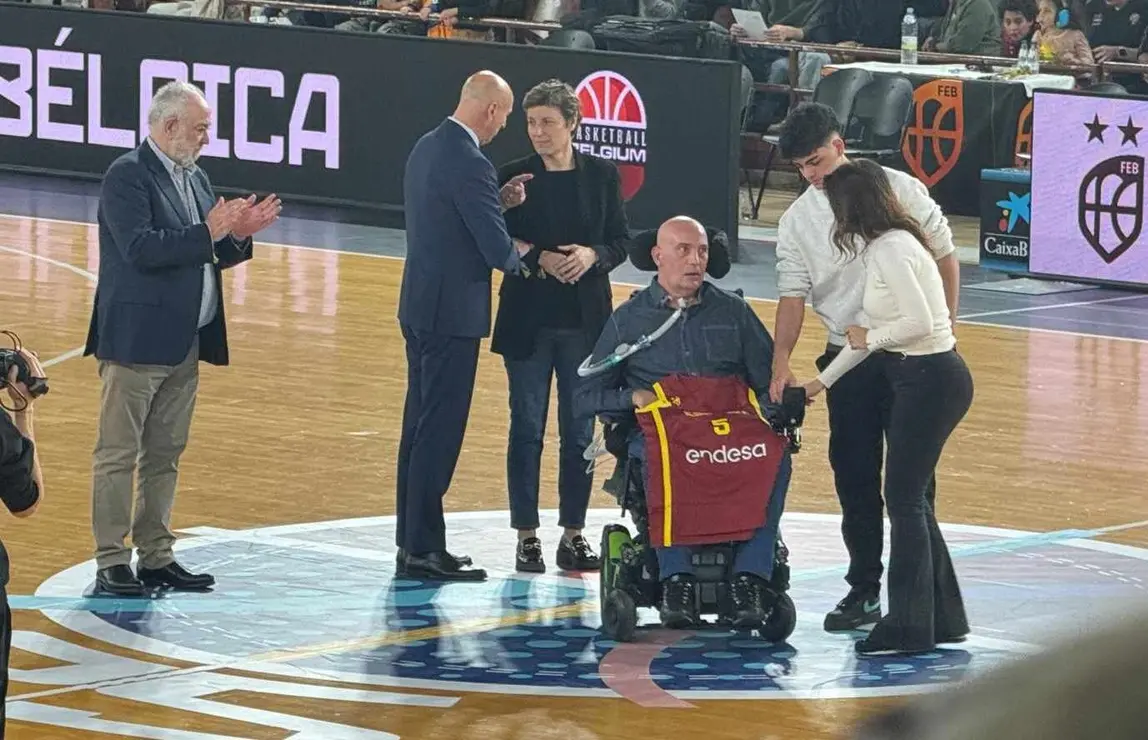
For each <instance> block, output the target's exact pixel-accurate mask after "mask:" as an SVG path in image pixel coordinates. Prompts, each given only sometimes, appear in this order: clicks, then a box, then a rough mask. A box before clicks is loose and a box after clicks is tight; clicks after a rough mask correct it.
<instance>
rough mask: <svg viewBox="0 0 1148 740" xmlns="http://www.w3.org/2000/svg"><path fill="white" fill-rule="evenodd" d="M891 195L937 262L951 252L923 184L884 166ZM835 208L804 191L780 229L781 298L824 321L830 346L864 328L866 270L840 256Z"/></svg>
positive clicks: (813, 191) (947, 232)
mask: <svg viewBox="0 0 1148 740" xmlns="http://www.w3.org/2000/svg"><path fill="white" fill-rule="evenodd" d="M885 174H886V175H887V176H888V177H889V183H890V185H891V186H892V188H893V193H894V194H895V195H896V196H897V199H898V200H899V201H900V202H901V205H902V206H904V207H905V210H906V211H908V213H909V215H910V216H912V217H913V218H915V219H916V220H917V223H919V224H920V225H921V230H922V231H924V232H925V236H927V237H929V244H928V247H929V249H930V250H931V251H932V252H933V255H934V257H935V259H938V260H939V259H941V258H942V257H945V256H947V255H949V254H952V253H953V252H954V251H955V250H956V247H954V246H953V232H952V230H951V229H950V228H949V220H948V219H947V218H945V214H944V213H943V212H942V211H941V208H940V206H938V205H937V204H936V202H935V201H934V200H933V199H932V198H931V197H930V196H929V191H928V189H927V188H926V187H925V185H924V184H923V183H922V182H921V181H920V180H918V179H917V178H915V177H913V176H912V175H908V174H906V173H904V172H900V171H898V170H893V169H889V168H888V167H886V168H885ZM833 227H834V218H833V210H832V209H831V208H830V207H829V199H828V198H826V197H825V193H823V192H822V191H821V190H819V189H817V188H815V187H812V186H811V187H809V188H806V190H805V192H804V193H802V194H801V195H800V196H799V197H798V198H797V200H795V201H794V202H793V204H792V205H790V206H789V208H788V209H786V211H785V213H784V214H782V216H781V220H780V222H779V223H778V226H777V289H778V294H779V295H780V296H781V297H782V298H803V299H805V300H808V301H809V302H810V303H811V304H812V306H813V310H814V311H815V312H816V313H817V315H818V316H820V317H821V321H822V323H824V324H825V328H826V329H827V330H828V331H829V343H830V344H834V345H837V346H843V345H845V344H846V342H845V328H846V327H848V326H850V325H853V324H858V325H862V326H864V325H865V322H864V320H863V317H862V316H861V296H862V293H863V292H864V288H865V266H864V265H863V264H862V261H861V260H860V259H851V258H848V257H843V256H841V255H840V254H839V253H838V252H837V249H836V248H835V247H834V246H833V242H832V240H831V236H832V234H833Z"/></svg>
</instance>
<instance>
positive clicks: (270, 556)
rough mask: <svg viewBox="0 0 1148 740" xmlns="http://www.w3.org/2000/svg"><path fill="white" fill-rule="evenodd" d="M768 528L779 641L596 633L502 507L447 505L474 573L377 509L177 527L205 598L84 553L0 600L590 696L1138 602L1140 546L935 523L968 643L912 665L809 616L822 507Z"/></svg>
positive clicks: (821, 545)
mask: <svg viewBox="0 0 1148 740" xmlns="http://www.w3.org/2000/svg"><path fill="white" fill-rule="evenodd" d="M554 519H555V516H554V513H553V512H549V513H546V514H544V515H543V521H553V520H554ZM615 521H619V520H618V519H617V518H616V512H614V511H603V510H595V511H592V512H591V514H590V517H589V524H588V527H587V533H588V534H589V535H592V536H593V537H594V538H595V539H596V537H597V533H598V532H600V528H601V527H602V526H603V525H605V524H607V523H611V522H615ZM782 528H783V535H784V537H785V539H786V542H787V544H788V545H789V548H790V550H791V553H792V554H791V559H792V565H793V569H794V575H793V587H792V590H791V594H792V596H793V598H794V601H795V602H796V604H797V608H798V613H799V620H798V626H797V630H796V631H795V632H794V634H793V636H792V637H790V639H789V640H788V641H787V642H786V643H784V644H778V645H771V644H768V643H765V642H762V641H760V640H757V639H747V638H746V637H745V636H740V635H736V634H731V633H725V632H717V631H713V632H707V631H699V632H687V633H669V632H668V631H665V630H661V629H660V628H658V627H657V615H656V612H654V611H653V610H642V613H641V618H642V621H643V623H646V624H649V625H650V627H649V630H648V632H647V634H648V637H647V638H646V640H644V641H642V642H639V643H631V644H628V645H619V644H616V643H614V642H612V641H610V640H607V639H606V638H605V637H604V636H603V635H601V634H600V633H599V631H598V629H597V628H598V626H599V624H600V620H599V615H598V579H597V575H596V574H585V575H583V576H581V577H567V576H564V575H560V574H558V573H557V572H555V569H554V566H553V546H554V544H556V542H557V536H558V533H559V530H558V529H557V528H551V529H550V530H545V531H544V534H543V536H544V537H545V538H546V539H545V540H544V542H545V543H546V548H547V553H546V556H547V562H548V565H549V566H550V572H548V573H546V574H544V575H539V576H522V575H518V574H515V573H514V572H513V570H512V565H513V552H514V540H513V532H512V531H511V530H509V529H508V527H507V521H506V514H505V513H504V512H470V513H463V514H452V515H449V516H448V531H450V532H451V535H450V538H449V539H450V546H451V548H452V550H454V551H456V552H463V553H467V554H469V555H471V556H472V557H473V558H474V560H475V562H476V563H478V564H479V565H481V566H483V567H485V568H487V570H488V572H489V573H490V574H491V579H490V580H489V581H488V582H486V583H482V584H447V585H442V586H436V585H434V584H429V583H423V582H418V581H413V580H405V579H395V578H394V550H393V531H394V522H393V518H392V517H375V518H369V519H354V520H343V521H332V522H316V523H310V524H302V525H288V526H279V527H266V528H260V529H253V530H244V531H230V530H219V529H212V528H197V529H195V530H191V533H192V534H194V535H196V536H194V537H190V538H186V539H183V540H181V541H180V542H179V546H178V551H179V556H180V559H181V560H182V561H184V562H185V563H187V564H188V565H189V566H190V567H192V568H193V569H199V568H203V569H208V570H210V571H211V572H213V573H214V574H215V575H216V577H217V580H218V586H217V591H216V592H215V593H213V594H177V595H170V596H168V597H165V598H161V599H158V600H154V601H152V602H150V603H142V602H141V600H127V599H122V600H113V599H86V600H85V599H82V598H80V597H81V595H82V594H83V592H84V590H85V589H86V588H88V587H89V586H90V584H91V581H92V578H93V576H94V573H95V566H94V563H92V562H88V563H83V564H80V565H77V566H75V567H73V568H70V569H68V570H66V571H64V572H62V573H59V574H57V575H56V576H53V577H52V578H50V579H48V581H46V582H45V583H44V584H43V585H42V586H41V588H40V589H38V591H37V593H36V595H35V596H34V597H19V596H14V597H12V598H13V605H14V607H15V608H18V609H19V608H38V609H41V610H43V611H44V613H45V614H46V615H47V616H48V617H49V618H51V619H53V620H54V621H56V622H58V623H60V624H62V625H64V626H66V627H68V628H70V629H73V630H76V631H77V632H80V633H82V634H84V635H87V636H89V637H92V638H95V639H99V640H104V641H107V642H110V643H113V644H118V645H124V646H127V647H131V648H133V649H135V650H140V651H143V652H147V653H151V654H153V655H158V656H162V657H168V658H176V659H181V660H187V661H191V662H195V663H202V664H220V665H224V664H227V665H234V664H236V662H237V661H239V662H241V663H242V666H243V669H244V670H253V671H258V672H263V673H269V674H275V675H281V676H294V677H300V678H305V677H309V678H312V679H327V680H336V681H347V682H356V683H363V684H372V685H383V686H406V687H410V688H419V689H441V690H447V691H454V692H458V691H477V692H485V693H506V694H532V695H546V696H601V697H616V696H618V694H619V693H622V694H623V695H626V690H619V688H618V687H619V686H620V685H623V684H625V685H627V686H628V685H631V684H632V683H633V681H634V680H635V679H639V680H640V682H644V684H645V685H646V687H647V688H649V689H651V690H652V692H653V693H654V694H659V693H660V694H661V695H663V696H664V697H671V698H678V699H685V700H687V701H695V700H704V699H707V698H722V699H730V698H759V699H760V698H785V699H792V698H834V697H862V696H887V695H899V694H907V693H913V692H917V691H923V690H928V689H930V688H932V687H935V686H939V685H944V684H947V683H951V682H953V681H956V680H960V679H962V678H965V677H968V676H970V675H972V674H975V673H979V672H982V671H983V670H985V669H987V668H991V667H992V666H994V665H997V664H999V663H1000V662H1001V661H1003V660H1005V659H1007V658H1009V657H1010V656H1016V655H1020V654H1023V653H1026V652H1029V651H1031V650H1034V649H1038V648H1039V647H1041V646H1042V645H1044V644H1048V643H1049V642H1050V641H1051V639H1052V638H1053V637H1054V636H1055V635H1056V634H1058V633H1062V632H1071V631H1073V630H1075V629H1084V628H1086V627H1087V626H1088V625H1090V624H1092V623H1094V622H1095V620H1097V619H1103V618H1104V617H1105V616H1107V614H1108V611H1109V609H1106V607H1105V604H1107V605H1108V607H1109V608H1111V607H1112V606H1113V602H1114V601H1115V602H1116V605H1117V606H1118V603H1119V601H1120V600H1127V599H1134V598H1135V599H1142V598H1143V597H1144V590H1145V589H1144V583H1145V581H1146V580H1148V550H1143V549H1139V548H1134V547H1128V546H1122V545H1114V544H1109V543H1102V542H1096V541H1092V540H1089V539H1086V537H1088V536H1092V535H1091V533H1089V532H1076V531H1069V532H1063V533H1054V534H1051V535H1047V534H1037V535H1034V534H1032V533H1025V532H1017V531H1012V530H1003V529H994V528H987V527H972V526H959V525H945V526H943V527H942V529H943V530H944V533H945V536H946V539H947V540H948V542H949V545H950V548H951V549H952V550H953V553H954V558H955V562H956V565H957V569H958V573H959V575H960V577H961V583H962V587H963V591H964V595H965V598H966V603H967V606H968V609H969V614H970V619H971V622H972V624H973V635H972V637H971V638H970V640H969V641H968V642H966V643H963V644H959V645H953V646H942V647H941V648H939V649H938V650H936V651H934V652H933V653H930V654H927V655H924V656H920V657H916V658H912V659H904V658H888V659H884V658H882V659H859V658H857V657H856V656H855V655H854V653H853V649H852V647H853V641H854V640H855V639H857V636H856V635H830V634H826V633H825V632H823V631H822V630H821V620H822V618H823V616H824V614H825V613H826V612H827V611H828V610H829V609H831V608H832V607H833V604H834V603H835V602H836V601H837V600H838V599H839V598H841V596H842V595H843V594H844V592H845V590H846V588H847V587H846V586H845V584H844V581H843V580H842V575H843V573H844V567H843V563H844V562H845V553H844V548H843V546H842V545H841V541H840V529H839V518H838V517H836V516H830V515H816V514H796V513H794V514H787V515H786V517H785V519H784V520H783V524H782ZM551 530H552V531H551ZM1069 595H1072V596H1073V597H1074V604H1076V605H1077V606H1076V607H1074V609H1072V610H1069V611H1068V612H1065V610H1063V609H1061V608H1058V605H1060V604H1063V603H1064V599H1065V598H1067V597H1068V596H1069ZM1082 596H1083V597H1084V598H1080V597H1082ZM270 656H274V657H270ZM648 693H649V692H645V694H644V695H646V694H648ZM635 700H637V699H635ZM642 701H650V702H652V703H653V705H657V701H658V700H657V699H643V700H642Z"/></svg>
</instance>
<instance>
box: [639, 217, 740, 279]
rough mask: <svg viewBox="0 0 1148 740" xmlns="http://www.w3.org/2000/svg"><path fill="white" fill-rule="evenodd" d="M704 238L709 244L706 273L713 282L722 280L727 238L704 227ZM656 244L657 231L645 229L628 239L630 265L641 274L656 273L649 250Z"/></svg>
mask: <svg viewBox="0 0 1148 740" xmlns="http://www.w3.org/2000/svg"><path fill="white" fill-rule="evenodd" d="M706 238H707V239H708V240H709V243H710V259H709V264H707V265H706V272H707V273H708V274H709V276H710V277H712V278H714V279H715V280H717V279H720V278H723V277H725V276H726V274H727V273H728V272H729V266H730V262H729V236H727V235H726V233H725V232H724V231H722V230H721V229H711V228H710V227H708V226H707V227H706ZM657 243H658V230H657V229H646V230H645V231H639V232H638V233H636V234H634V236H633V238H631V239H630V244H629V247H628V251H629V253H630V263H631V264H633V265H634V267H636V268H638V269H639V270H641V271H642V272H657V270H658V266H657V265H655V264H654V258H653V257H652V256H650V250H652V249H653V248H654V245H655V244H657Z"/></svg>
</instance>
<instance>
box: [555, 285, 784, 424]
mask: <svg viewBox="0 0 1148 740" xmlns="http://www.w3.org/2000/svg"><path fill="white" fill-rule="evenodd" d="M673 312H674V307H673V305H672V302H671V299H670V296H669V295H667V293H666V291H665V290H664V289H663V288H662V286H661V285H659V284H658V281H657V278H654V280H653V281H652V282H651V283H650V285H649V287H647V288H644V289H642V290H640V291H638V292H637V293H636V294H635V295H634V296H632V297H631V298H630V300H628V301H626V302H625V303H623V304H622V305H621V306H619V307H618V308H617V309H616V310H615V311H614V313H613V314H612V315H611V317H610V320H609V322H607V324H606V326H605V327H604V328H603V330H602V334H601V336H600V337H599V338H598V342H597V344H595V345H594V352H593V354H592V362H597V361H599V360H601V359H603V358H604V357H606V356H608V355H609V354H610V353H611V352H613V351H614V349H615V348H616V347H617V346H618V345H619V344H621V343H623V342H625V343H627V344H633V343H634V342H636V341H637V340H638V339H639V338H640V337H642V336H643V335H646V334H651V333H653V332H654V331H657V329H658V327H660V326H661V325H662V324H664V323H665V322H666V320H667V319H668V318H669V317H670V315H671V314H672V313H673ZM674 374H679V375H698V376H707V377H725V376H731V375H732V376H736V377H739V378H741V379H743V380H745V381H746V383H748V384H749V387H750V388H752V389H753V391H754V392H755V393H756V394H757V396H758V398H759V399H760V403H761V405H762V410H763V411H765V406H766V405H767V404H768V403H769V383H770V380H771V379H772V377H773V338H772V337H771V336H770V335H769V332H768V331H767V330H766V328H765V325H764V324H762V323H761V319H759V318H758V317H757V314H755V313H754V312H753V309H752V308H751V307H750V305H749V304H748V303H747V302H746V301H745V300H744V299H743V298H742V297H741V296H738V295H737V294H736V293H731V292H728V291H725V290H722V289H721V288H718V287H717V286H715V285H712V284H710V283H708V282H703V283H702V287H701V290H700V291H699V292H698V301H697V303H695V304H694V305H692V306H690V307H689V308H687V309H686V310H685V311H684V312H683V314H682V317H681V318H680V319H678V321H677V323H675V324H674V325H673V326H672V327H670V330H669V331H668V332H666V333H665V334H664V335H662V336H661V337H660V338H659V339H657V340H656V341H655V342H654V343H653V344H652V345H651V346H649V347H647V348H646V349H644V350H641V351H640V352H637V353H635V354H634V355H631V356H630V357H629V358H627V359H626V360H624V361H622V362H621V363H620V364H618V365H615V366H614V367H612V368H610V369H609V370H606V371H603V372H602V373H601V374H599V375H595V376H593V377H589V378H583V379H581V380H580V382H579V385H578V390H577V392H576V393H575V397H574V408H575V411H574V412H575V413H576V414H578V415H586V416H591V415H598V414H603V413H606V412H619V411H629V410H632V409H633V407H634V404H633V400H632V398H633V391H635V390H638V389H647V390H648V389H650V388H652V387H653V385H654V383H656V382H658V381H659V380H662V379H663V378H665V377H666V376H668V375H674Z"/></svg>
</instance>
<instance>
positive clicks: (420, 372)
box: [395, 326, 479, 555]
mask: <svg viewBox="0 0 1148 740" xmlns="http://www.w3.org/2000/svg"><path fill="white" fill-rule="evenodd" d="M402 331H403V338H404V339H405V340H406V349H407V397H406V403H405V404H404V406H403V432H402V439H401V441H400V442H399V465H398V476H397V479H398V491H397V498H396V502H395V515H396V520H397V521H396V536H395V540H396V542H395V544H396V545H398V546H399V547H401V548H403V549H405V550H406V551H407V553H408V554H410V555H426V554H427V553H431V552H440V551H443V550H445V549H446V521H445V520H444V518H443V507H442V499H443V496H445V495H446V492H447V489H449V488H450V482H451V479H452V478H453V477H454V471H455V467H456V466H457V465H458V455H459V453H460V452H461V451H462V440H463V436H464V435H465V434H466V425H467V422H468V421H469V419H470V403H471V399H472V398H473V396H474V378H475V373H476V372H477V370H478V348H479V340H478V339H475V338H470V337H451V336H446V335H443V334H432V333H428V332H421V331H415V330H414V329H411V328H410V327H407V326H404V327H402Z"/></svg>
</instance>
